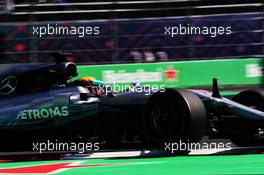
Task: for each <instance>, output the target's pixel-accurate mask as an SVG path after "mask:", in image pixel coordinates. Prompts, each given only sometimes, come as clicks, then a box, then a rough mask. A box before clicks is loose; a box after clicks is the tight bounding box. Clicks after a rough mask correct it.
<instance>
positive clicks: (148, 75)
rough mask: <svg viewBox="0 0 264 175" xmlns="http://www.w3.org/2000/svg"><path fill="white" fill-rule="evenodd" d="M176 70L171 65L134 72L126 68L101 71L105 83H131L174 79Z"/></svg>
mask: <svg viewBox="0 0 264 175" xmlns="http://www.w3.org/2000/svg"><path fill="white" fill-rule="evenodd" d="M177 73H178V70H174V69H173V67H172V66H168V67H167V70H165V71H164V68H157V69H156V70H154V71H146V70H145V69H136V70H135V71H134V72H127V71H126V70H106V71H103V72H102V75H103V81H104V82H105V83H133V82H163V81H164V77H165V81H175V80H176V75H177ZM164 74H165V76H164Z"/></svg>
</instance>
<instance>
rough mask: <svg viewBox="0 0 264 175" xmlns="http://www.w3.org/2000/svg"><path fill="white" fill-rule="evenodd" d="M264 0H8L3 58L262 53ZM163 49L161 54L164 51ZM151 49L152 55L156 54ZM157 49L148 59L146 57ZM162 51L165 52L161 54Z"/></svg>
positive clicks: (90, 59)
mask: <svg viewBox="0 0 264 175" xmlns="http://www.w3.org/2000/svg"><path fill="white" fill-rule="evenodd" d="M263 3H264V2H263V1H262V0H239V1H237V0H155V1H154V0H133V1H132V0H131V1H129V0H126V1H122V0H93V1H92V0H87V1H83V0H75V1H73V0H38V1H37V0H36V1H32V0H1V1H0V9H1V11H0V13H1V14H0V42H1V44H0V45H1V59H0V62H1V63H27V62H49V61H51V59H52V58H51V57H50V52H53V51H57V50H67V51H69V52H72V53H73V54H74V58H73V59H74V61H76V62H79V63H85V64H99V63H100V64H102V63H104V64H105V63H131V62H144V61H164V60H169V61H171V60H197V59H223V58H224V59H228V58H248V57H263V55H264V44H263V43H264V34H263V26H264V22H263V21H264V20H263V16H264V15H263V9H264V8H263ZM44 24H60V25H63V26H91V25H92V26H99V27H100V35H98V36H86V37H83V38H80V37H78V36H50V35H49V36H47V37H42V38H39V37H37V36H33V35H32V26H37V25H44ZM179 24H182V25H184V24H190V25H192V26H224V27H225V26H231V27H232V35H222V36H220V37H217V38H212V37H210V36H206V35H183V36H177V39H175V38H169V37H165V36H164V26H177V25H179ZM159 53H160V54H159ZM151 54H152V55H151ZM151 56H152V57H154V58H153V59H151V58H150V59H149V60H145V58H146V57H151ZM160 57H162V59H160Z"/></svg>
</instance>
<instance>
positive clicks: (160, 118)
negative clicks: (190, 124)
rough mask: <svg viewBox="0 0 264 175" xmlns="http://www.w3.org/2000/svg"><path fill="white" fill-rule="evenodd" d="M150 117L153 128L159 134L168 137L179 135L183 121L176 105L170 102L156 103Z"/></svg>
mask: <svg viewBox="0 0 264 175" xmlns="http://www.w3.org/2000/svg"><path fill="white" fill-rule="evenodd" d="M150 118H151V126H152V130H153V131H154V132H155V133H156V134H157V135H158V136H162V137H166V138H168V137H171V136H175V135H177V133H178V131H179V130H180V124H181V123H182V117H181V115H180V114H179V112H178V111H177V110H176V109H175V105H174V104H172V103H168V102H163V103H159V104H156V105H154V106H153V110H152V111H151V115H150Z"/></svg>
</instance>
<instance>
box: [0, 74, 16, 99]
mask: <svg viewBox="0 0 264 175" xmlns="http://www.w3.org/2000/svg"><path fill="white" fill-rule="evenodd" d="M16 86H17V79H16V77H14V76H10V77H6V78H5V79H3V80H2V81H1V83H0V94H2V95H8V94H11V93H12V92H13V91H15V89H16Z"/></svg>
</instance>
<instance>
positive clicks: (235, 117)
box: [0, 53, 264, 151]
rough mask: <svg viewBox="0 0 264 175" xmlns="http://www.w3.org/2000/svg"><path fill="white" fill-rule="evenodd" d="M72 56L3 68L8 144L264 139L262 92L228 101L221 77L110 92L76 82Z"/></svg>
mask: <svg viewBox="0 0 264 175" xmlns="http://www.w3.org/2000/svg"><path fill="white" fill-rule="evenodd" d="M67 56H68V55H66V54H63V53H57V54H55V58H56V59H55V60H56V62H55V63H52V64H31V65H14V66H11V67H9V68H8V69H6V70H4V71H2V72H1V74H0V138H1V145H3V144H5V145H8V148H11V147H9V146H10V145H15V146H14V147H22V145H24V144H27V143H32V142H36V141H41V140H45V139H51V140H52V139H53V140H58V139H61V140H79V139H80V140H82V139H85V140H89V141H98V142H100V143H103V144H105V145H112V146H117V147H118V146H120V145H127V144H129V143H134V144H138V145H140V146H144V147H145V146H147V147H160V146H162V145H164V143H167V142H177V141H179V140H184V141H191V142H198V141H199V140H200V139H201V137H203V136H205V135H209V137H211V138H229V139H231V140H232V141H234V142H235V143H236V144H238V145H243V146H245V145H258V144H261V140H262V136H263V130H264V125H263V124H264V112H263V111H264V91H263V90H261V89H255V90H246V91H243V92H240V93H239V94H237V95H235V96H234V97H233V99H228V98H225V97H222V96H221V95H220V93H219V90H218V86H217V81H216V79H213V90H212V92H209V91H205V90H190V89H173V88H165V89H162V90H158V91H153V90H152V89H147V88H144V90H143V91H137V90H136V89H137V88H139V89H140V87H142V86H141V85H140V84H132V85H131V86H130V88H129V90H128V91H127V90H124V91H121V92H109V91H107V88H109V86H107V85H104V84H103V82H102V81H99V80H95V79H94V78H92V77H89V76H86V77H83V78H81V79H77V80H74V81H69V80H71V78H73V77H76V76H77V74H78V72H77V67H76V65H75V64H74V63H71V62H67V60H66V58H67ZM87 74H89V72H87ZM141 89H142V88H141ZM262 141H263V140H262ZM0 151H1V150H0Z"/></svg>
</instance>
